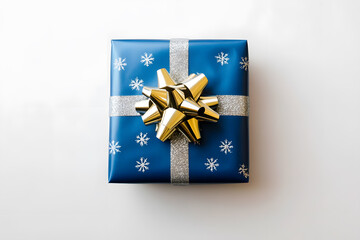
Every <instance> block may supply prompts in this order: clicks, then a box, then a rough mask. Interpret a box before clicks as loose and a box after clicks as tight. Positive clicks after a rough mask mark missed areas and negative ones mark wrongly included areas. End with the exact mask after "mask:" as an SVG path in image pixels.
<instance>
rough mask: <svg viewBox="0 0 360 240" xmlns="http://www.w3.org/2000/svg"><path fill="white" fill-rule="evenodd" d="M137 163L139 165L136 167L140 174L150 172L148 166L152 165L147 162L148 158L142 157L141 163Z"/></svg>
mask: <svg viewBox="0 0 360 240" xmlns="http://www.w3.org/2000/svg"><path fill="white" fill-rule="evenodd" d="M136 163H137V165H136V166H135V167H136V168H138V169H139V170H138V171H139V172H145V171H146V170H149V167H148V165H149V164H150V163H149V162H148V161H147V158H143V157H141V158H140V162H139V161H136Z"/></svg>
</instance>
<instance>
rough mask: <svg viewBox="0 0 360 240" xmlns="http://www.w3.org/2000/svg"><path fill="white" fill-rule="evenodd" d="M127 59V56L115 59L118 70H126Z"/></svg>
mask: <svg viewBox="0 0 360 240" xmlns="http://www.w3.org/2000/svg"><path fill="white" fill-rule="evenodd" d="M125 60H126V58H124V59H122V58H117V59H115V61H114V67H115V69H117V70H118V71H121V70H125V68H124V67H125V66H126V65H127V63H126V62H125Z"/></svg>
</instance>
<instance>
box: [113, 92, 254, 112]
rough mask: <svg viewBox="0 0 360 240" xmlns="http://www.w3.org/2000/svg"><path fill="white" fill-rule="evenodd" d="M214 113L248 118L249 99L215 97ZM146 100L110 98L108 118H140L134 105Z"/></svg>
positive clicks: (140, 98) (238, 96)
mask: <svg viewBox="0 0 360 240" xmlns="http://www.w3.org/2000/svg"><path fill="white" fill-rule="evenodd" d="M217 97H218V100H219V105H218V107H217V109H216V111H217V112H218V113H219V114H220V115H222V116H244V117H247V116H249V97H248V96H242V95H217ZM144 99H146V97H145V96H143V95H134V96H112V97H110V111H109V112H110V114H109V115H110V117H119V116H140V114H139V113H138V112H136V110H135V103H136V102H138V101H141V100H144Z"/></svg>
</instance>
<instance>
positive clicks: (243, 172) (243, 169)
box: [239, 164, 249, 178]
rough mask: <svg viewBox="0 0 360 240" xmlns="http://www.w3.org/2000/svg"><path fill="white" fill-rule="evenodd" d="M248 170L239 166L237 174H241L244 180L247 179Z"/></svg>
mask: <svg viewBox="0 0 360 240" xmlns="http://www.w3.org/2000/svg"><path fill="white" fill-rule="evenodd" d="M247 171H248V169H247V168H245V165H244V164H243V165H241V167H240V168H239V174H242V175H244V177H245V178H248V177H249V173H248V172H247Z"/></svg>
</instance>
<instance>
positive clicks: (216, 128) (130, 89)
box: [109, 39, 249, 184]
mask: <svg viewBox="0 0 360 240" xmlns="http://www.w3.org/2000/svg"><path fill="white" fill-rule="evenodd" d="M248 65H249V60H248V48H247V41H246V40H186V39H172V40H113V41H112V45H111V97H110V136H109V137H110V141H109V182H110V183H173V184H188V183H240V182H248V181H249V140H248V138H249V130H248V102H249V100H248V71H249V69H248Z"/></svg>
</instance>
